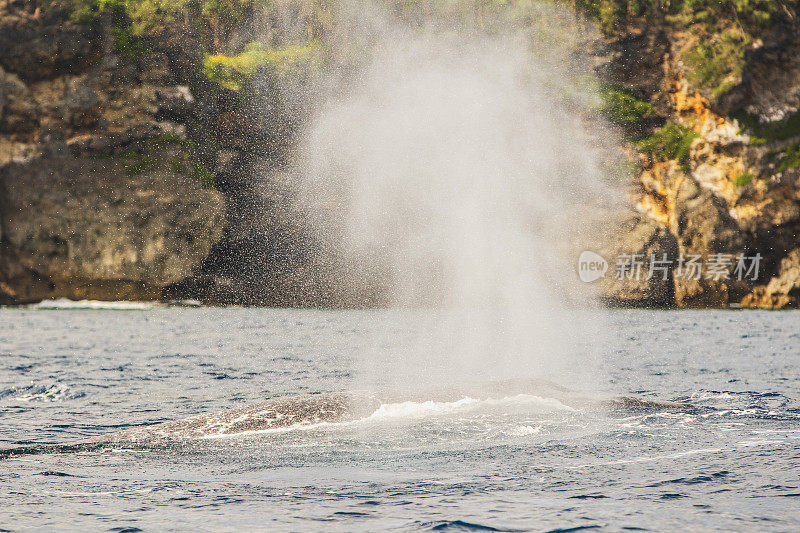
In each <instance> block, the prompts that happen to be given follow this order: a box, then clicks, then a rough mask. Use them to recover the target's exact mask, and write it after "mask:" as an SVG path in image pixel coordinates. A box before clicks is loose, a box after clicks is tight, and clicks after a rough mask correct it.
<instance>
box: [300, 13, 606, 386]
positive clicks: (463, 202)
mask: <svg viewBox="0 0 800 533" xmlns="http://www.w3.org/2000/svg"><path fill="white" fill-rule="evenodd" d="M526 5H527V4H526ZM362 7H363V9H361V10H360V11H359V13H369V16H368V17H365V18H366V19H367V20H369V22H368V23H366V24H362V26H359V25H358V24H356V23H353V25H351V26H348V27H347V30H346V31H345V32H344V33H346V34H347V35H348V36H350V38H353V36H354V35H361V36H362V39H361V41H360V42H362V43H366V45H367V46H365V48H364V50H367V51H368V52H365V53H366V58H365V59H364V60H363V61H362V62H361V63H360V64H359V65H358V67H357V68H353V69H352V71H351V72H350V74H349V75H347V76H344V77H341V76H340V78H339V79H340V80H341V79H344V80H345V81H343V82H339V83H332V84H331V86H332V87H333V88H332V89H331V90H330V91H329V92H330V94H329V95H328V96H327V97H326V98H324V99H323V101H324V103H323V104H321V105H320V106H319V107H318V108H317V109H316V112H315V114H314V118H313V120H312V121H311V122H310V124H309V126H308V127H307V129H306V131H305V132H304V135H303V137H302V142H301V146H300V158H299V159H300V160H299V164H298V169H299V170H298V172H299V173H300V178H299V183H300V184H301V185H300V190H301V196H302V199H303V204H304V205H305V206H306V207H307V210H308V212H309V213H310V214H311V217H312V221H313V225H314V227H315V229H316V231H317V233H318V235H319V238H320V241H321V242H323V243H324V245H323V246H326V247H328V248H330V249H335V250H336V251H337V253H338V254H340V256H341V258H342V264H344V265H346V266H345V268H343V269H342V270H341V272H339V274H338V275H339V276H340V277H341V278H342V279H346V280H348V282H349V283H352V284H354V285H358V284H362V285H365V286H381V287H384V288H385V291H386V300H387V303H388V305H389V306H390V307H392V308H398V309H403V310H405V311H404V313H405V317H404V319H405V320H411V321H412V322H413V323H414V324H415V326H416V330H415V331H416V333H415V334H414V335H412V337H413V338H411V339H409V342H408V344H407V345H405V346H383V345H381V343H380V342H376V346H375V349H374V351H373V353H372V354H371V356H370V357H369V358H367V360H365V361H364V368H363V369H362V370H363V375H364V378H365V379H366V380H367V381H369V382H370V383H369V384H374V383H375V382H384V383H385V382H387V381H389V382H393V381H397V382H400V383H412V384H418V383H425V382H427V383H428V384H430V383H441V382H442V381H443V380H446V381H450V382H453V381H474V380H482V379H508V378H517V377H528V376H537V377H550V378H553V377H555V378H557V379H559V380H560V381H564V380H565V379H567V380H569V379H568V375H570V374H574V373H575V371H576V370H577V369H579V368H583V369H586V368H588V366H591V365H588V366H587V365H586V364H581V365H576V363H577V362H578V361H577V360H576V357H578V356H579V357H584V358H585V357H590V356H588V355H586V353H585V348H586V347H585V345H584V344H585V342H584V339H585V337H582V336H581V334H580V333H579V332H580V330H581V329H582V328H583V327H584V326H585V324H582V323H581V322H582V320H581V318H580V316H581V314H580V313H576V310H575V305H574V291H573V287H572V285H573V281H574V279H576V276H575V274H574V269H573V267H572V263H573V262H574V261H573V257H570V256H569V254H568V253H566V252H567V249H568V246H567V245H568V242H569V240H570V238H571V236H572V234H573V231H574V230H575V229H576V228H579V227H580V222H581V216H582V215H581V213H583V212H585V209H586V206H588V205H590V204H593V203H596V201H597V200H598V199H599V198H608V197H610V193H609V190H610V189H609V187H607V186H606V185H605V184H604V182H603V180H602V175H603V171H602V169H601V165H600V164H599V161H600V160H601V158H600V155H599V154H600V152H601V151H602V150H601V149H600V148H599V145H598V142H597V140H596V139H597V136H596V135H592V134H590V133H589V131H590V130H591V128H589V127H588V126H587V125H588V124H589V121H590V120H594V122H593V123H594V124H595V126H594V127H595V128H600V127H602V125H600V124H598V121H597V119H596V117H595V118H594V119H590V118H587V117H588V116H590V113H587V109H588V108H589V107H590V106H591V105H592V104H593V102H594V101H595V96H596V95H595V94H594V93H592V91H591V90H590V89H587V87H591V85H592V84H591V83H590V82H591V76H587V74H586V73H587V72H591V70H590V69H589V68H588V67H587V65H586V64H585V63H582V62H581V61H580V56H579V54H577V53H576V52H575V51H576V46H577V42H578V37H577V35H578V30H580V29H581V28H582V27H581V26H580V25H578V24H577V23H576V22H575V21H574V20H573V19H570V18H569V17H568V16H567V15H565V14H564V13H563V12H561V11H558V10H556V9H555V8H553V7H552V6H550V7H545V6H544V5H538V7H536V6H528V7H529V11H528V12H526V13H527V17H522V16H517V15H518V14H515V16H508V15H507V14H503V13H502V12H501V13H500V14H497V13H495V12H493V11H489V12H480V13H482V15H481V16H478V15H476V14H475V13H476V11H475V10H473V9H467V10H465V11H464V13H469V14H470V15H469V16H468V17H465V16H453V15H452V13H446V14H441V13H439V14H438V15H437V14H436V13H434V14H431V13H426V14H423V15H420V16H417V17H414V16H406V17H397V16H395V15H388V14H386V13H385V12H382V11H381V10H380V9H378V8H377V7H376V6H375V5H373V4H369V3H365V4H362ZM351 8H352V6H351ZM430 9H432V8H430ZM519 19H523V22H520V20H519ZM360 20H361V19H360ZM420 21H422V22H420ZM338 74H341V73H338ZM587 80H588V81H587ZM595 133H596V129H595ZM570 295H572V296H570ZM570 301H572V303H570ZM576 354H580V355H576ZM584 362H585V360H584Z"/></svg>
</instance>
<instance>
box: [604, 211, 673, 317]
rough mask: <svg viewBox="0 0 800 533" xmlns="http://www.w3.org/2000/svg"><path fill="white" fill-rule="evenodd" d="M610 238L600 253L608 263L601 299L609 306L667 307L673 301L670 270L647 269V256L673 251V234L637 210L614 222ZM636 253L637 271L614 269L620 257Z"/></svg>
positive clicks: (660, 256)
mask: <svg viewBox="0 0 800 533" xmlns="http://www.w3.org/2000/svg"><path fill="white" fill-rule="evenodd" d="M612 235H614V236H615V237H613V238H612V239H611V240H610V241H609V242H608V244H606V245H605V247H604V249H603V250H602V251H601V252H600V255H601V256H602V257H604V258H605V259H606V261H608V262H609V263H611V266H610V268H609V271H608V272H607V273H606V275H605V276H604V277H603V278H602V282H601V286H600V295H601V298H602V299H603V300H604V301H605V302H606V303H608V304H610V305H613V306H626V307H668V306H672V305H673V304H674V296H673V295H674V287H673V277H672V273H671V272H670V271H666V272H663V271H660V270H657V271H653V272H652V273H651V272H650V271H649V265H650V259H651V257H652V258H655V259H657V260H661V259H662V258H663V257H664V256H665V254H666V257H667V258H673V257H675V256H676V253H677V242H676V240H675V237H674V236H673V235H672V234H671V233H670V232H669V230H668V229H667V227H666V226H664V225H663V224H661V223H659V222H657V221H655V220H652V219H651V218H648V217H647V216H644V215H642V214H640V213H635V212H634V213H630V214H628V215H627V216H624V217H622V218H621V219H620V220H618V221H617V222H616V227H615V228H614V229H613V231H612ZM633 256H636V257H638V258H640V259H641V260H642V263H643V265H642V267H641V270H639V271H637V272H634V271H633V270H631V271H630V272H628V273H617V272H615V266H614V262H615V261H617V259H618V258H621V257H633Z"/></svg>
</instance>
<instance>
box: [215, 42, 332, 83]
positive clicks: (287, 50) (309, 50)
mask: <svg viewBox="0 0 800 533" xmlns="http://www.w3.org/2000/svg"><path fill="white" fill-rule="evenodd" d="M319 49H320V44H319V42H318V41H310V42H308V43H305V44H302V45H288V46H280V47H272V48H268V47H266V46H264V45H263V44H261V43H259V42H256V41H253V42H250V43H248V44H247V45H246V46H245V47H244V51H243V52H242V53H240V54H237V55H235V56H227V55H224V54H215V55H210V54H206V55H205V58H204V60H203V73H204V74H205V75H206V77H207V78H209V79H211V80H214V81H216V82H217V83H219V84H220V85H222V86H224V87H228V88H229V89H240V88H241V87H242V85H244V84H245V83H246V82H247V81H248V80H249V79H251V78H252V77H253V76H254V75H255V73H256V71H257V70H258V68H259V67H261V66H264V65H270V66H271V67H273V68H274V69H275V70H276V71H277V72H278V73H280V74H287V73H290V72H292V71H294V70H296V69H298V68H299V67H300V65H302V64H306V65H307V64H308V63H309V62H313V60H314V59H315V57H316V52H317V51H318V50H319Z"/></svg>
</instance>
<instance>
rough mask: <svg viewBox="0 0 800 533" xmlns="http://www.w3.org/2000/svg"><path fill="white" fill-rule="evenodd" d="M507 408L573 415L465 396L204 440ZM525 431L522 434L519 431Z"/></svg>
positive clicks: (551, 405) (547, 403) (520, 397)
mask: <svg viewBox="0 0 800 533" xmlns="http://www.w3.org/2000/svg"><path fill="white" fill-rule="evenodd" d="M498 407H500V408H507V409H515V410H518V409H520V408H523V409H526V410H528V411H530V410H535V411H539V412H554V411H560V412H570V411H575V409H573V408H572V407H569V406H567V405H564V404H563V403H561V402H559V401H558V400H556V399H554V398H542V397H540V396H534V395H531V394H517V395H515V396H506V397H503V398H486V399H477V398H470V397H468V396H465V397H464V398H461V399H459V400H455V401H452V402H435V401H432V400H428V401H423V402H411V401H408V402H397V403H385V404H381V405H380V406H379V407H378V408H377V409H375V411H374V412H373V413H372V414H370V415H369V416H366V417H363V418H359V419H356V420H347V421H343V422H316V423H300V424H293V425H291V426H286V427H279V428H267V429H258V430H248V431H241V432H238V433H228V434H216V435H206V436H204V437H203V438H206V439H219V438H231V437H241V436H245V435H256V434H272V433H287V432H292V431H310V430H314V429H321V428H336V427H347V426H355V425H364V424H375V423H377V424H380V423H384V422H389V421H402V420H408V421H414V420H420V419H426V418H431V417H447V416H451V415H459V414H465V413H470V412H475V411H480V410H481V409H496V408H498ZM520 427H526V428H528V430H527V433H524V434H534V433H538V432H539V431H541V427H538V428H532V427H530V426H520ZM522 431H525V430H522Z"/></svg>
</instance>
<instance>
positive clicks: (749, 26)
mask: <svg viewBox="0 0 800 533" xmlns="http://www.w3.org/2000/svg"><path fill="white" fill-rule="evenodd" d="M567 2H568V3H570V4H572V5H573V6H574V7H575V8H576V9H578V10H579V11H581V12H582V13H584V14H585V15H586V16H588V17H590V18H593V19H595V20H597V21H598V22H599V23H600V27H601V28H602V29H603V31H605V32H606V33H607V34H610V33H612V32H613V31H614V30H616V29H618V28H620V27H621V26H623V25H624V24H625V23H627V22H631V21H632V20H634V19H636V18H640V17H646V18H647V19H648V20H651V21H653V20H663V21H665V22H667V23H670V24H673V25H675V26H685V27H688V26H691V25H695V24H700V25H706V26H709V27H711V26H718V27H716V28H710V29H711V30H712V32H713V30H718V29H719V28H721V27H724V26H727V25H729V23H733V24H735V25H737V26H740V27H742V28H743V29H744V31H745V32H747V33H750V34H753V33H756V32H759V31H761V30H763V29H764V28H766V27H768V26H769V25H770V24H771V23H772V20H773V17H774V16H775V14H776V13H778V12H779V11H782V10H784V9H785V8H784V5H790V4H791V3H793V2H791V1H790V2H779V1H778V0H567Z"/></svg>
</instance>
